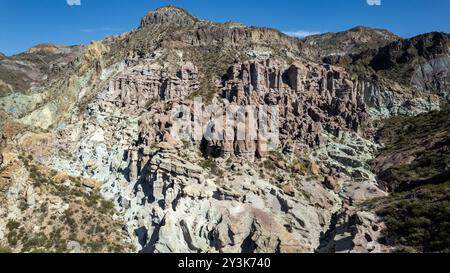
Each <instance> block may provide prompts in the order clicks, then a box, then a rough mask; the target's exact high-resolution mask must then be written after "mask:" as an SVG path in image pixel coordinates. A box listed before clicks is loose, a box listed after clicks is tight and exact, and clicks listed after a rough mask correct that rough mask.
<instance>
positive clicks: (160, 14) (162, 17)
mask: <svg viewBox="0 0 450 273" xmlns="http://www.w3.org/2000/svg"><path fill="white" fill-rule="evenodd" d="M198 21H199V20H198V19H197V18H196V17H194V16H193V15H192V14H190V13H189V12H187V11H186V10H184V9H182V8H179V7H176V6H172V5H169V6H163V7H160V8H158V9H157V10H155V11H151V12H149V13H147V15H145V16H144V17H143V18H142V20H141V25H140V28H144V27H146V26H149V25H157V24H174V25H192V24H194V23H195V22H198Z"/></svg>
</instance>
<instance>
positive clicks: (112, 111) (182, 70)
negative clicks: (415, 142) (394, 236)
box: [0, 6, 449, 253]
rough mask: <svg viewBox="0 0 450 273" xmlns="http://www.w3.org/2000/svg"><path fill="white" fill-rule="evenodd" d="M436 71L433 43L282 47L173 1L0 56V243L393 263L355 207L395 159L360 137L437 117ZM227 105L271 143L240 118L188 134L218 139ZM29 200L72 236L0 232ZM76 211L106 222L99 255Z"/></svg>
mask: <svg viewBox="0 0 450 273" xmlns="http://www.w3.org/2000/svg"><path fill="white" fill-rule="evenodd" d="M356 38H358V39H356ZM446 50H447V51H446ZM41 58H45V60H47V61H46V63H49V64H50V66H45V65H43V64H42V63H41V62H39V61H38V60H40V59H41ZM417 60H419V62H416V61H417ZM23 63H25V64H26V65H24V67H22V64H23ZM448 67H449V65H448V35H447V34H439V33H432V34H428V35H424V36H420V37H416V38H413V39H411V40H403V39H400V38H398V37H396V36H395V35H393V34H390V33H388V32H386V31H382V30H372V29H368V28H356V29H353V30H350V31H348V32H345V33H338V34H324V35H322V36H314V37H310V38H307V39H305V40H299V39H296V38H293V37H288V36H286V35H284V34H282V33H281V32H279V31H276V30H273V29H268V28H255V27H246V26H243V25H240V24H236V23H224V24H219V23H213V22H207V21H203V20H199V19H197V18H195V17H194V16H192V15H191V14H189V13H188V12H186V11H184V10H182V9H179V8H176V7H172V6H169V7H163V8H160V9H158V10H156V11H153V12H150V13H148V14H147V15H146V16H145V17H144V18H143V19H142V21H141V24H140V26H139V28H138V29H137V30H135V31H131V32H129V33H124V34H122V35H117V36H111V37H108V38H106V39H104V40H103V41H99V42H92V43H91V44H89V45H87V46H80V47H64V46H56V45H40V46H38V47H35V48H32V49H30V50H29V51H28V52H27V53H24V54H21V55H19V56H14V57H5V58H1V59H0V92H1V93H0V94H1V95H0V116H1V117H2V119H1V120H0V130H1V133H2V134H1V135H2V138H1V142H0V150H2V153H0V155H1V156H0V177H1V179H2V180H0V202H2V203H0V204H1V205H3V206H0V214H1V215H2V216H3V217H2V219H4V220H2V221H0V243H1V244H2V245H3V244H8V245H10V246H11V247H12V250H13V251H28V252H29V251H33V250H36V249H45V248H47V249H50V250H58V251H80V250H81V251H87V252H88V251H131V250H132V249H134V250H135V251H140V252H192V253H198V252H248V253H251V252H315V251H317V252H390V251H393V250H394V249H395V247H394V246H393V243H392V242H394V241H391V240H387V239H386V238H384V237H383V234H384V233H385V231H386V229H389V222H387V223H385V220H384V219H385V218H383V217H382V215H381V214H380V213H378V211H377V210H375V209H373V208H370V207H366V206H362V204H366V202H367V201H368V200H372V199H374V198H381V199H382V200H384V199H383V198H386V196H387V195H388V191H389V190H390V188H389V187H386V185H387V184H386V182H389V181H384V180H389V178H390V177H392V176H390V175H389V170H391V168H390V167H389V166H388V165H391V164H390V163H392V162H394V164H395V162H396V161H395V156H394V159H392V158H391V156H392V155H389V157H388V158H389V160H386V161H385V160H383V158H382V157H379V158H378V159H377V160H375V161H373V162H371V161H372V160H373V159H374V158H375V157H377V155H378V154H379V153H380V150H381V151H382V149H383V144H384V143H377V140H379V137H378V138H376V137H377V136H378V135H377V134H375V132H376V131H377V130H378V129H379V128H378V127H377V126H379V124H380V123H382V122H380V119H385V118H390V117H393V116H399V115H401V116H415V115H417V114H420V113H423V112H429V111H432V110H438V109H439V108H440V107H441V99H442V98H448V91H449V90H448V88H449V85H448V73H447V72H448ZM411 68H414V69H412V70H411ZM406 71H414V73H409V74H408V73H406ZM394 72H395V73H394ZM398 73H399V74H398ZM402 73H403V74H402ZM8 75H19V76H21V77H22V76H23V79H24V80H23V81H22V80H21V81H20V82H19V83H16V82H11V77H9V76H8ZM42 76H43V77H42ZM28 78H31V81H29V80H27V79H28ZM38 78H39V80H38ZM25 81H26V82H28V83H30V86H28V85H27V86H25V85H23V83H24V82H25ZM199 98H201V100H202V103H203V104H202V105H201V107H200V109H201V110H204V111H201V112H202V115H201V117H200V118H198V117H197V116H196V115H195V110H196V107H198V105H197V104H196V103H197V102H198V99H199ZM230 106H235V107H238V106H241V107H254V108H244V109H257V110H260V109H264V110H266V112H265V113H266V115H267V116H266V117H265V118H267V119H269V118H274V117H275V118H276V121H277V123H276V128H271V129H274V131H275V132H276V133H277V135H276V136H277V137H276V139H271V138H267V137H262V136H261V135H260V134H259V133H260V132H261V131H263V130H265V129H264V128H263V127H265V125H267V124H268V121H265V120H264V122H263V123H262V124H261V123H258V122H256V120H258V121H260V117H256V116H254V115H253V112H250V110H246V111H245V112H241V113H236V114H233V117H235V118H236V119H237V120H238V121H240V122H241V123H240V124H239V123H236V124H233V126H230V127H229V128H228V129H229V130H227V131H226V132H225V133H226V136H227V138H223V139H221V138H210V137H207V134H203V133H209V136H218V135H220V131H219V129H218V128H220V125H221V122H222V121H223V119H222V120H221V119H220V118H218V117H221V116H220V112H221V111H222V110H223V109H226V108H227V107H230ZM177 107H178V108H177ZM179 108H182V109H185V110H187V111H186V112H188V114H186V115H185V114H184V112H183V113H181V112H177V111H172V110H173V109H179ZM197 110H198V109H197ZM174 113H175V114H176V115H174ZM180 119H182V120H184V121H187V122H190V123H189V124H191V126H196V125H199V124H200V127H201V133H202V134H201V136H200V137H198V136H196V135H192V134H191V135H189V137H187V138H181V139H180V138H178V137H177V135H175V134H174V130H177V129H179V130H180V131H182V132H181V133H186V131H189V130H187V129H186V128H181V129H180V128H178V127H177V122H178V121H179V120H180ZM240 126H243V128H244V129H243V130H242V131H243V132H244V133H245V135H244V137H241V136H240V135H239V132H240V131H239V130H241V129H242V128H241V127H240ZM182 129H186V130H185V131H183V130H182ZM188 129H189V127H188ZM190 129H192V128H190ZM242 131H241V132H242ZM177 132H178V131H177ZM250 132H253V133H250ZM255 132H256V133H255ZM178 133H180V132H178ZM436 139H441V138H436ZM268 146H271V149H267V147H268ZM441 146H442V145H441ZM441 146H440V147H441ZM443 146H445V145H443ZM386 162H387V163H386ZM386 170H388V171H387V172H385V171H386ZM378 175H380V176H378ZM380 178H381V180H380ZM43 185H46V186H48V187H43ZM3 189H4V190H3ZM97 192H98V193H100V194H101V197H100V196H99V195H98V194H97ZM3 193H5V194H3ZM64 193H66V194H68V195H67V196H68V197H66V198H65V197H64V196H63V195H64ZM69 197H70V198H78V199H76V200H81V201H82V203H81V204H82V205H81V207H77V205H76V204H74V201H73V200H71V199H69ZM14 198H16V199H14ZM18 200H19V201H18ZM81 201H80V202H81ZM5 204H6V205H5ZM43 205H48V206H49V207H50V208H49V211H50V214H49V215H57V216H59V217H61V216H64V217H66V216H67V217H66V218H67V219H66V218H65V219H66V221H65V222H64V223H63V226H59V225H55V229H61V228H62V229H64V227H65V226H67V225H69V226H70V225H72V228H70V227H67V228H66V229H67V230H69V233H67V232H66V233H64V232H62V233H61V234H62V236H60V237H58V238H60V239H61V241H58V244H51V245H29V244H30V243H29V244H28V246H27V247H25V248H24V247H23V245H24V242H26V238H23V237H21V236H17V230H18V229H19V227H23V228H25V229H26V230H30V232H31V233H32V235H33V238H34V237H36V236H37V237H36V238H43V236H44V235H45V238H48V236H49V235H51V234H52V233H49V232H47V229H45V230H44V231H43V232H40V233H36V232H34V231H31V229H30V225H25V224H23V225H22V223H19V225H18V226H17V223H16V222H17V221H18V220H17V219H20V217H32V216H33V215H34V214H35V213H38V210H39V209H40V208H41V206H43ZM21 206H22V207H23V210H21V209H20V207H21ZM114 207H115V208H114ZM92 208H95V211H92ZM77 209H78V210H77ZM39 211H40V210H39ZM76 211H78V212H76ZM80 211H89V212H90V213H91V214H92V215H94V216H95V217H94V218H96V219H97V220H99V219H100V220H101V221H104V222H105V223H108V226H107V227H104V226H102V228H108V229H109V231H110V232H111V234H110V236H111V237H110V238H109V239H111V240H116V243H115V244H114V243H111V244H109V245H108V246H109V248H110V249H106V248H103V249H97V248H96V247H95V244H84V243H83V242H82V240H83V239H86V238H87V239H88V240H92V242H94V243H95V242H98V241H99V240H101V239H102V238H100V237H97V236H96V234H97V233H101V229H100V230H97V229H95V228H94V229H92V230H91V229H89V230H87V231H86V230H81V229H79V227H80V225H81V224H80V223H78V222H76V221H75V222H76V227H74V224H73V220H74V219H75V220H76V219H80V218H79V217H78V216H77V215H78V213H79V212H80ZM68 212H70V213H71V214H70V215H67V213H68ZM39 213H41V212H39ZM39 213H38V214H37V215H41V214H39ZM75 216H77V217H75ZM55 217H56V216H55ZM33 219H35V218H33ZM31 222H32V223H37V221H34V220H33V221H31ZM8 223H9V224H8ZM121 225H122V226H121ZM48 226H52V225H50V224H49V225H48ZM46 227H47V226H46ZM42 228H43V229H44V227H42ZM121 228H122V231H123V232H119V231H118V230H120V229H121ZM64 230H65V229H64ZM70 232H72V233H73V234H75V235H73V236H70ZM35 233H36V234H35ZM11 234H12V235H11ZM14 239H15V240H14ZM37 241H38V242H39V240H37ZM14 242H15V243H16V244H13V243H14ZM18 242H19V243H18ZM32 242H36V240H32ZM108 242H111V241H108ZM130 244H132V245H133V247H131V246H130ZM62 245H64V247H65V248H68V249H64V250H61V247H62Z"/></svg>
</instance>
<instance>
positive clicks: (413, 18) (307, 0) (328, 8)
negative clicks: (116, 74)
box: [0, 0, 450, 55]
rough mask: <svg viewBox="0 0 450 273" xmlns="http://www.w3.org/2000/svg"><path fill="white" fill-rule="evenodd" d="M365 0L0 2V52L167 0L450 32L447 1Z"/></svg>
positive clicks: (278, 16)
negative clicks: (377, 2) (373, 2)
mask: <svg viewBox="0 0 450 273" xmlns="http://www.w3.org/2000/svg"><path fill="white" fill-rule="evenodd" d="M69 1H70V0H69ZM72 1H75V0H72ZM366 1H367V0H277V1H275V0H226V1H221V0H172V1H169V0H81V5H80V6H69V5H68V4H67V0H0V3H1V4H0V52H3V53H5V54H7V55H12V54H16V53H19V52H22V51H25V50H26V49H27V48H29V47H32V46H34V45H36V44H39V43H44V42H48V43H56V44H66V45H73V44H86V43H88V42H89V41H91V40H99V39H102V38H104V37H105V36H107V35H111V34H118V33H122V32H126V31H129V30H130V29H132V28H136V27H137V26H138V24H139V21H140V19H141V17H142V16H143V15H145V14H146V13H147V12H148V11H150V10H154V9H156V8H158V7H160V6H163V5H168V4H173V5H177V6H179V7H182V8H184V9H186V10H188V11H190V12H191V13H192V14H193V15H195V16H197V17H199V18H202V19H207V20H212V21H217V22H224V21H238V22H242V23H244V24H246V25H254V26H268V27H273V28H277V29H279V30H281V31H284V32H299V33H303V32H305V33H309V32H328V31H333V32H334V31H342V30H345V29H348V28H351V27H353V26H357V25H364V26H369V27H377V28H385V29H389V30H390V31H392V32H394V33H396V34H398V35H400V36H403V37H412V36H415V35H417V34H420V33H425V32H430V31H444V32H450V19H449V17H450V16H449V14H450V1H449V0H381V6H369V5H368V4H367V2H366Z"/></svg>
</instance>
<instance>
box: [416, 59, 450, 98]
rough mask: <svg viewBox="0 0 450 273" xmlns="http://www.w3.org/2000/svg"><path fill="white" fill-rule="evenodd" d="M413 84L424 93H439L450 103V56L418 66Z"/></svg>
mask: <svg viewBox="0 0 450 273" xmlns="http://www.w3.org/2000/svg"><path fill="white" fill-rule="evenodd" d="M411 83H412V84H413V85H414V86H416V87H418V88H419V89H420V90H422V91H425V92H426V91H428V92H435V93H438V94H439V95H440V96H441V97H443V98H444V99H446V100H448V101H450V56H449V55H446V56H445V55H444V56H442V57H438V58H436V59H432V60H430V61H428V62H426V63H425V64H422V65H420V66H418V67H417V69H416V71H415V72H414V74H413V76H412V78H411Z"/></svg>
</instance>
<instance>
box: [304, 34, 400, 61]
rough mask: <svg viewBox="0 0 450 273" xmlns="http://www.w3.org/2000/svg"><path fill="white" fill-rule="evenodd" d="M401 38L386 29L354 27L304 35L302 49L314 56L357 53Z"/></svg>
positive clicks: (323, 56) (324, 56) (322, 56)
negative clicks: (339, 30)
mask: <svg viewBox="0 0 450 273" xmlns="http://www.w3.org/2000/svg"><path fill="white" fill-rule="evenodd" d="M400 39H401V38H400V37H399V36H397V35H395V34H393V33H391V32H389V31H387V30H383V29H372V28H367V27H362V26H358V27H354V28H352V29H349V30H347V31H343V32H338V33H325V34H320V35H313V36H309V37H306V38H305V39H304V40H303V43H304V46H303V47H304V51H305V52H307V54H313V55H315V57H316V58H319V59H321V58H326V57H333V56H345V55H351V54H359V53H361V52H363V51H366V50H368V49H378V48H380V47H383V46H386V45H388V44H390V43H392V42H394V41H398V40H400Z"/></svg>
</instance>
